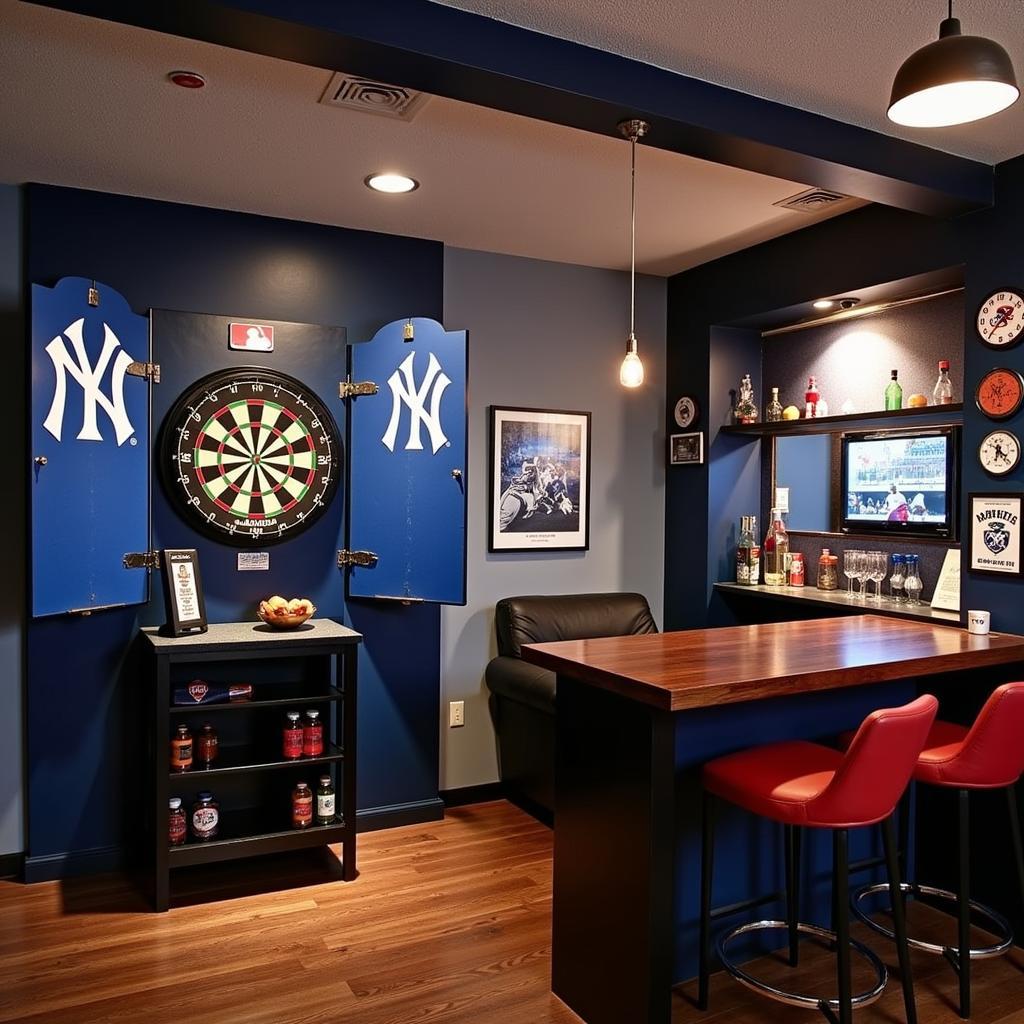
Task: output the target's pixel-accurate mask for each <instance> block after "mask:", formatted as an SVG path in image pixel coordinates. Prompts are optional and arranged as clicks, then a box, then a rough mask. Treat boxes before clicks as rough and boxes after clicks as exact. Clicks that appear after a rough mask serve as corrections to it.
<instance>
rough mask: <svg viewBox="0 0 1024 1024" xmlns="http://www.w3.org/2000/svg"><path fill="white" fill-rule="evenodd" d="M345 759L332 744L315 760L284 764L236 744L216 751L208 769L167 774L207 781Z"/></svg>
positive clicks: (254, 748) (176, 779)
mask: <svg viewBox="0 0 1024 1024" xmlns="http://www.w3.org/2000/svg"><path fill="white" fill-rule="evenodd" d="M344 760H345V752H344V750H343V749H342V748H341V747H339V746H336V745H335V744H333V743H325V744H324V752H323V753H322V754H321V755H320V756H319V757H300V758H297V759H295V760H291V761H286V760H284V758H273V757H268V756H267V754H266V752H265V751H263V752H262V753H261V748H260V747H258V746H255V745H248V744H246V745H241V744H240V745H238V746H235V747H221V748H220V749H219V750H218V751H217V760H216V761H214V762H213V764H211V765H210V766H209V767H206V766H203V765H199V764H198V763H197V762H193V764H192V767H191V768H189V769H188V771H184V772H176V771H171V772H168V777H169V778H170V779H171V780H172V781H173V782H179V781H181V780H182V779H209V778H212V777H216V776H224V775H244V774H247V773H248V772H265V771H268V770H269V771H272V770H275V769H278V768H303V767H305V766H306V765H316V764H334V763H335V762H337V761H344Z"/></svg>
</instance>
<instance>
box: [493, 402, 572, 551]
mask: <svg viewBox="0 0 1024 1024" xmlns="http://www.w3.org/2000/svg"><path fill="white" fill-rule="evenodd" d="M490 461H491V486H490V491H489V510H488V511H489V516H490V527H489V535H490V544H489V550H491V551H586V550H587V549H588V548H589V547H590V413H589V412H559V411H556V410H553V409H515V408H503V407H502V408H499V407H497V406H491V459H490Z"/></svg>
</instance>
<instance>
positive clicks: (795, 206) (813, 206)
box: [772, 188, 851, 213]
mask: <svg viewBox="0 0 1024 1024" xmlns="http://www.w3.org/2000/svg"><path fill="white" fill-rule="evenodd" d="M850 198H851V197H850V196H846V195H843V193H842V192H830V191H829V190H828V189H827V188H809V189H807V190H806V191H804V192H798V193H797V194H796V195H795V196H790V197H789V198H788V199H780V200H779V201H778V202H777V203H772V206H781V207H782V208H783V209H784V210H797V211H798V212H800V213H817V212H818V211H819V210H823V209H825V207H826V206H834V205H835V204H836V203H842V202H845V201H846V200H848V199H850Z"/></svg>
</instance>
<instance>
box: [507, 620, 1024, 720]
mask: <svg viewBox="0 0 1024 1024" xmlns="http://www.w3.org/2000/svg"><path fill="white" fill-rule="evenodd" d="M523 659H524V660H525V661H528V662H530V663H532V664H534V665H539V666H541V667H542V668H546V669H550V670H551V671H553V672H556V673H563V674H566V675H571V676H573V677H574V678H576V679H578V680H581V681H583V682H586V683H589V684H590V685H592V686H596V687H599V688H601V689H604V690H610V691H612V692H613V693H617V694H620V695H621V696H624V697H628V698H630V699H632V700H636V701H640V702H642V703H644V704H649V705H653V706H654V707H657V708H660V709H661V710H664V711H685V710H688V709H692V708H701V707H707V706H710V705H717V704H734V703H740V702H742V701H750V700H760V699H762V698H765V697H782V696H788V695H791V694H797V693H809V692H812V691H816V690H832V689H838V688H841V687H845V686H858V685H862V684H865V683H880V682H886V681H889V680H894V679H906V678H908V677H910V676H923V675H929V674H933V673H939V672H948V671H959V670H963V669H971V668H983V667H988V666H991V665H1005V664H1010V663H1012V662H1016V661H1024V637H1022V636H1016V635H1014V634H1011V633H991V634H989V635H988V636H974V635H972V634H970V633H968V632H967V631H966V630H964V629H959V628H955V627H952V626H938V625H933V624H929V623H923V622H910V621H904V620H901V619H894V618H885V617H883V616H879V615H858V616H852V617H851V616H841V617H838V618H829V619H815V620H812V621H803V622H776V623H771V624H767V625H754V626H726V627H722V628H719V629H694V630H685V631H681V632H673V633H650V634H646V635H642V636H624V637H603V638H600V639H596V640H565V641H559V642H555V643H545V644H527V645H524V646H523Z"/></svg>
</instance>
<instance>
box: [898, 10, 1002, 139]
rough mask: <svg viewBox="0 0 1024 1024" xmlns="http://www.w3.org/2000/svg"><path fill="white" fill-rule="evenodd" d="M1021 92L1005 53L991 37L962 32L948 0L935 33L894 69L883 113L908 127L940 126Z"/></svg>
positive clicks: (983, 112)
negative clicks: (963, 33)
mask: <svg viewBox="0 0 1024 1024" xmlns="http://www.w3.org/2000/svg"><path fill="white" fill-rule="evenodd" d="M1019 95H1020V90H1019V89H1018V88H1017V80H1016V78H1015V77H1014V73H1013V63H1012V61H1011V60H1010V56H1009V54H1008V53H1007V52H1006V50H1004V49H1003V48H1002V47H1001V46H1000V45H999V44H998V43H997V42H995V41H994V40H992V39H985V38H984V37H983V36H964V35H961V34H960V20H959V18H954V17H953V0H949V12H948V17H947V18H946V19H945V20H944V21H943V22H942V24H941V25H939V38H938V39H937V40H936V41H935V42H934V43H929V44H928V45H927V46H922V47H921V49H920V50H917V51H915V52H914V53H912V54H911V55H910V56H909V57H908V58H907V59H906V60H905V61H904V62H903V65H902V67H900V69H899V71H897V72H896V78H895V79H894V81H893V83H892V98H891V99H890V100H889V109H888V111H887V113H888V115H889V120H890V121H895V122H896V124H902V125H907V126H908V127H910V128H941V127H946V126H947V125H953V124H967V122H968V121H979V120H981V118H983V117H989V116H991V115H992V114H997V113H999V111H1000V110H1005V109H1006V108H1007V107H1008V106H1010V104H1011V103H1014V102H1015V101H1016V99H1017V97H1018V96H1019Z"/></svg>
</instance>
